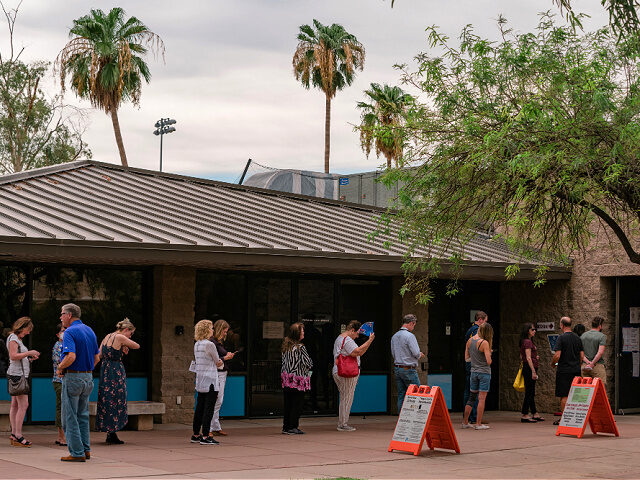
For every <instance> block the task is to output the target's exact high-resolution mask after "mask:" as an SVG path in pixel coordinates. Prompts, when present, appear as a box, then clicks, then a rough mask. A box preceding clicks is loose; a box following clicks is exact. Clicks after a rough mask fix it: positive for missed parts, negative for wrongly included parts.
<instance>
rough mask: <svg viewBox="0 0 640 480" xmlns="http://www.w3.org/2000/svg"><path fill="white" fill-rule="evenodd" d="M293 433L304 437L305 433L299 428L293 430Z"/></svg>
mask: <svg viewBox="0 0 640 480" xmlns="http://www.w3.org/2000/svg"><path fill="white" fill-rule="evenodd" d="M292 432H293V433H295V434H296V435H304V432H303V431H302V430H300V429H299V428H294V429H292Z"/></svg>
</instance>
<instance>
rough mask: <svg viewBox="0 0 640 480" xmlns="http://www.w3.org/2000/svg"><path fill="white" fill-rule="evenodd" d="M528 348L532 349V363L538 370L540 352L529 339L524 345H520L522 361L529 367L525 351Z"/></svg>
mask: <svg viewBox="0 0 640 480" xmlns="http://www.w3.org/2000/svg"><path fill="white" fill-rule="evenodd" d="M527 348H530V349H531V362H532V363H533V368H535V369H537V368H538V352H537V350H538V349H537V348H536V346H535V345H534V344H533V342H532V341H531V340H529V339H526V340H523V341H522V345H520V358H521V359H522V363H523V364H526V365H528V363H527V353H526V352H525V350H526V349H527Z"/></svg>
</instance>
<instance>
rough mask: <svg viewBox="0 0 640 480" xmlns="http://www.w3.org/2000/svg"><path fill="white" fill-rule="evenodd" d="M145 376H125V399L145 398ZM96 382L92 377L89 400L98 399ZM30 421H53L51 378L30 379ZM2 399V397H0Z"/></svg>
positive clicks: (95, 400)
mask: <svg viewBox="0 0 640 480" xmlns="http://www.w3.org/2000/svg"><path fill="white" fill-rule="evenodd" d="M2 380H4V382H5V383H4V385H5V388H4V391H5V392H6V391H7V388H6V379H2ZM147 382H148V380H147V378H146V377H134V378H127V400H132V401H133V400H147ZM98 383H99V380H98V379H97V378H94V379H93V391H92V392H91V395H90V396H89V401H90V402H97V401H98ZM31 388H32V394H31V421H33V422H53V421H55V418H56V392H55V390H54V389H53V385H52V384H51V378H38V377H34V378H32V379H31ZM0 399H2V397H0Z"/></svg>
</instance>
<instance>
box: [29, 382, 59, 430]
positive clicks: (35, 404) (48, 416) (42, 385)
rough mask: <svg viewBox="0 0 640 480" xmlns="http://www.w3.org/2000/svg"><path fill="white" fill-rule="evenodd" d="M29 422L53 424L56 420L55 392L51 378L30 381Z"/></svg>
mask: <svg viewBox="0 0 640 480" xmlns="http://www.w3.org/2000/svg"><path fill="white" fill-rule="evenodd" d="M31 390H32V392H31V421H33V422H53V421H55V419H56V391H55V390H54V389H53V382H52V381H51V377H44V378H39V377H34V378H32V379H31Z"/></svg>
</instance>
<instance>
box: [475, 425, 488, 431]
mask: <svg viewBox="0 0 640 480" xmlns="http://www.w3.org/2000/svg"><path fill="white" fill-rule="evenodd" d="M473 428H475V429H476V430H488V429H489V425H485V424H480V425H474V426H473Z"/></svg>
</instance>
